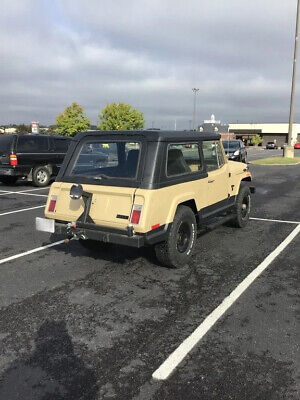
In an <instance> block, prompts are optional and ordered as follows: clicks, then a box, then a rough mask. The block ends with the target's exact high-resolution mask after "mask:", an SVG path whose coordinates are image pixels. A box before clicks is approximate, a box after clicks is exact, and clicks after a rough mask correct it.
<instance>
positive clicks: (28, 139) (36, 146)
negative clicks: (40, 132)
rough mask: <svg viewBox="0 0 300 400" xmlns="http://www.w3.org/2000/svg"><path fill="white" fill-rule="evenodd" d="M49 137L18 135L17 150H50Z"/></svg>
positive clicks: (22, 151) (36, 151)
mask: <svg viewBox="0 0 300 400" xmlns="http://www.w3.org/2000/svg"><path fill="white" fill-rule="evenodd" d="M48 147H49V146H48V138H47V137H41V136H33V135H32V136H31V135H24V136H23V135H22V136H19V137H18V144H17V151H18V152H19V153H39V152H44V151H47V150H48Z"/></svg>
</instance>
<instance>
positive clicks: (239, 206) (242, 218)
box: [232, 183, 251, 228]
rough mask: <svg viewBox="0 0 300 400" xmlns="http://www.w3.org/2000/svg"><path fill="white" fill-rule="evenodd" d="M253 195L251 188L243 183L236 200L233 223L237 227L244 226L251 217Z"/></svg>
mask: <svg viewBox="0 0 300 400" xmlns="http://www.w3.org/2000/svg"><path fill="white" fill-rule="evenodd" d="M250 211H251V195H250V189H249V187H248V186H246V185H245V184H243V183H242V184H241V186H240V190H239V193H238V195H237V198H236V201H235V210H234V218H233V219H232V225H233V226H235V227H237V228H244V227H245V226H246V225H247V223H248V221H249V218H250Z"/></svg>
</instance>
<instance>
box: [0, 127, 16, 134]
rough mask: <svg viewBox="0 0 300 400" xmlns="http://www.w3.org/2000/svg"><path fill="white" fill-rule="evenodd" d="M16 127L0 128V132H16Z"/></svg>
mask: <svg viewBox="0 0 300 400" xmlns="http://www.w3.org/2000/svg"><path fill="white" fill-rule="evenodd" d="M15 132H16V128H0V133H15Z"/></svg>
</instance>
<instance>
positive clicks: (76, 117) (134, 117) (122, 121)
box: [55, 102, 145, 136]
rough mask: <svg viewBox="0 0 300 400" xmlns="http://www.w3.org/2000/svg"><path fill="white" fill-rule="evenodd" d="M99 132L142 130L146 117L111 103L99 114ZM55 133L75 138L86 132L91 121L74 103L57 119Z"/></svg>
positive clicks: (126, 107) (135, 110)
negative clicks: (78, 134) (79, 133)
mask: <svg viewBox="0 0 300 400" xmlns="http://www.w3.org/2000/svg"><path fill="white" fill-rule="evenodd" d="M98 117H99V124H98V125H97V129H99V130H109V131H110V130H134V129H142V128H143V127H144V124H145V119H144V115H143V113H142V112H139V111H138V110H137V109H135V108H133V107H131V106H130V105H129V104H126V103H118V104H117V103H110V104H107V105H106V107H104V108H103V110H102V111H101V112H100V113H99V114H98ZM55 120H56V128H55V133H57V134H59V135H65V136H74V135H76V133H78V132H83V131H86V130H88V129H89V128H90V126H91V121H90V120H89V118H88V117H87V116H86V115H85V113H84V110H83V107H82V106H80V105H79V104H78V103H76V102H74V103H72V104H71V105H70V106H68V107H66V108H65V110H64V111H63V112H62V113H61V114H59V115H58V116H57V117H56V119H55Z"/></svg>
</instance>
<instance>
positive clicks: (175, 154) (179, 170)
mask: <svg viewBox="0 0 300 400" xmlns="http://www.w3.org/2000/svg"><path fill="white" fill-rule="evenodd" d="M188 172H191V169H190V168H189V166H188V165H187V163H186V161H185V159H184V157H183V154H182V151H181V150H179V149H170V150H169V151H168V165H167V173H168V175H169V176H170V175H180V174H186V173H188Z"/></svg>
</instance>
